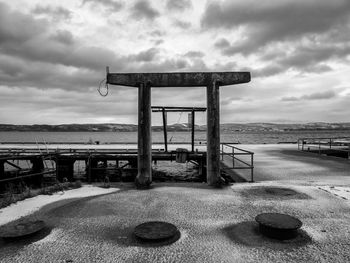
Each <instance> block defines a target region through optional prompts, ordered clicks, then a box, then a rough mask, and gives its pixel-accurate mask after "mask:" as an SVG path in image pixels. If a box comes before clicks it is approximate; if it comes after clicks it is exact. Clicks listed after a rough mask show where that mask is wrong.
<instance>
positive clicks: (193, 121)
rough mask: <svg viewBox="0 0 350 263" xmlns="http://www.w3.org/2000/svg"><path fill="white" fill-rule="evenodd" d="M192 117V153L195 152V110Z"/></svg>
mask: <svg viewBox="0 0 350 263" xmlns="http://www.w3.org/2000/svg"><path fill="white" fill-rule="evenodd" d="M191 115H192V119H191V120H192V125H191V126H192V134H191V143H192V152H194V123H195V119H194V118H195V117H194V115H195V111H194V109H192V113H191Z"/></svg>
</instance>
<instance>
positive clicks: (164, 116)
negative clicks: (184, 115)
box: [162, 107, 168, 152]
mask: <svg viewBox="0 0 350 263" xmlns="http://www.w3.org/2000/svg"><path fill="white" fill-rule="evenodd" d="M162 113H163V132H164V147H165V151H166V152H167V151H168V132H167V116H166V111H165V108H164V107H163V108H162Z"/></svg>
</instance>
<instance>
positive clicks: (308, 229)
mask: <svg viewBox="0 0 350 263" xmlns="http://www.w3.org/2000/svg"><path fill="white" fill-rule="evenodd" d="M272 185H273V184H272V183H270V182H266V183H256V184H250V183H244V184H236V185H233V186H232V187H227V188H224V189H213V188H210V187H208V186H206V185H205V184H180V183H178V184H174V183H169V184H156V186H155V187H154V188H152V189H150V190H147V191H138V190H135V189H133V187H132V186H131V185H130V186H129V188H128V187H126V185H118V187H119V188H121V189H124V191H120V192H118V193H112V194H109V195H105V196H100V197H94V198H87V199H81V200H78V201H74V202H71V203H69V204H64V205H62V204H52V205H51V206H49V207H44V208H43V209H42V210H41V212H40V211H39V212H38V213H37V214H36V215H35V216H36V217H40V218H42V219H44V220H45V221H46V223H47V224H48V225H49V226H50V227H51V228H52V230H51V232H48V233H46V234H45V235H46V236H44V238H43V239H41V240H36V239H33V240H32V243H28V242H21V243H4V242H2V243H0V262H349V258H350V241H349V233H350V225H349V221H350V207H349V203H348V202H347V201H345V200H342V199H339V198H336V197H333V196H331V195H329V193H327V192H325V191H322V190H319V189H317V188H316V187H313V186H300V185H295V186H290V187H291V188H292V189H293V190H294V192H295V193H296V194H290V195H281V196H279V195H278V194H276V191H272V193H275V194H272V195H271V191H270V192H268V191H260V192H259V191H254V188H256V187H258V188H259V189H263V188H264V187H265V188H266V187H271V186H272ZM274 186H275V187H277V186H278V187H281V186H283V187H289V186H288V185H286V184H285V183H282V184H281V185H278V183H277V184H276V183H274ZM252 190H253V191H252ZM252 193H254V194H252ZM277 193H278V192H277ZM292 193H293V192H292ZM263 212H281V213H287V214H290V215H293V216H296V217H297V218H299V219H300V220H301V221H302V222H303V227H302V230H303V232H302V234H301V236H300V237H299V238H297V239H296V240H292V241H285V242H278V241H274V240H271V239H268V238H265V237H263V236H262V235H260V234H259V233H258V232H256V231H255V229H256V223H255V222H254V218H255V216H256V215H257V214H259V213H263ZM151 220H152V221H154V220H162V221H168V222H170V223H173V224H175V225H176V226H177V227H178V229H179V230H180V231H181V238H180V239H179V240H178V241H177V242H175V243H173V244H170V245H167V246H147V245H143V244H141V243H138V242H137V241H136V240H135V239H134V238H133V237H132V235H131V233H132V231H133V229H134V227H135V226H137V225H138V224H140V223H143V222H145V221H151Z"/></svg>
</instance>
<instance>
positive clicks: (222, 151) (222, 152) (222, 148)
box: [221, 144, 224, 161]
mask: <svg viewBox="0 0 350 263" xmlns="http://www.w3.org/2000/svg"><path fill="white" fill-rule="evenodd" d="M221 160H222V161H223V160H224V145H223V144H221Z"/></svg>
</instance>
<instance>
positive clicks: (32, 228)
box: [0, 220, 45, 238]
mask: <svg viewBox="0 0 350 263" xmlns="http://www.w3.org/2000/svg"><path fill="white" fill-rule="evenodd" d="M44 227H45V223H44V221H41V220H36V221H27V222H21V223H18V224H14V225H9V226H4V227H2V228H1V229H0V237H2V238H20V237H24V236H28V235H32V234H34V233H36V232H39V231H40V230H42V229H43V228H44Z"/></svg>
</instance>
